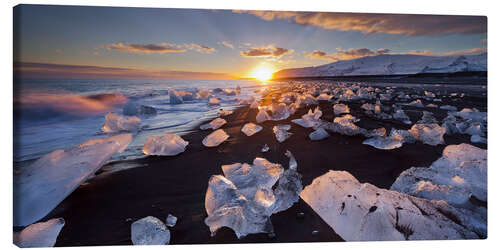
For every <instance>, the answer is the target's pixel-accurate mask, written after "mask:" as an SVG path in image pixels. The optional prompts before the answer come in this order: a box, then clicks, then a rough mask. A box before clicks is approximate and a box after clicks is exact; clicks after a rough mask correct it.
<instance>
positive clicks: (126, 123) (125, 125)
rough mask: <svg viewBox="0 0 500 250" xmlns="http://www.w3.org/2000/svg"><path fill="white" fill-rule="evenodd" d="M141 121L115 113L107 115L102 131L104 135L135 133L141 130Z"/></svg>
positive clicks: (137, 118)
mask: <svg viewBox="0 0 500 250" xmlns="http://www.w3.org/2000/svg"><path fill="white" fill-rule="evenodd" d="M140 125H141V119H139V117H137V116H130V117H125V116H122V115H117V114H115V113H113V112H109V113H107V114H106V121H105V122H104V125H103V126H102V128H101V130H102V132H104V133H117V132H122V131H135V130H138V129H139V126H140Z"/></svg>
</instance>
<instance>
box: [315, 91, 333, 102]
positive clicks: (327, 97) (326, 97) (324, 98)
mask: <svg viewBox="0 0 500 250" xmlns="http://www.w3.org/2000/svg"><path fill="white" fill-rule="evenodd" d="M332 97H333V96H331V95H329V94H326V93H321V94H320V95H319V96H318V98H317V100H318V101H330V99H332Z"/></svg>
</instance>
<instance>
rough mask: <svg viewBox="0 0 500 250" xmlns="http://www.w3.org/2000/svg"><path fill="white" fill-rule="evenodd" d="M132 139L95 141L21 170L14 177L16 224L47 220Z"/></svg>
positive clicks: (56, 154)
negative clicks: (51, 212) (52, 211)
mask: <svg viewBox="0 0 500 250" xmlns="http://www.w3.org/2000/svg"><path fill="white" fill-rule="evenodd" d="M131 140H132V134H121V135H116V136H112V137H107V138H95V139H91V140H88V141H86V142H84V143H82V144H80V145H78V146H76V147H73V148H70V149H67V150H55V151H53V152H52V153H49V154H47V155H45V156H43V157H42V158H40V159H38V160H36V161H35V162H34V163H33V164H31V165H29V166H26V167H22V168H20V172H19V173H17V174H15V175H14V225H15V226H25V225H29V224H31V223H33V222H35V221H37V220H39V219H41V218H43V217H44V216H45V215H47V214H48V213H49V212H50V211H51V210H52V209H54V208H55V207H56V206H57V205H58V204H59V203H60V202H61V201H63V200H64V199H65V198H66V197H67V196H68V195H69V194H71V193H72V192H73V190H75V189H76V188H77V187H78V186H79V185H80V184H81V183H83V182H84V181H86V180H87V178H89V177H90V176H92V175H93V174H94V173H95V172H96V171H97V170H98V169H99V168H100V167H101V166H102V165H103V164H104V163H105V162H106V161H107V160H108V159H109V158H111V156H113V155H114V154H115V153H119V152H122V151H123V150H125V148H127V146H128V145H129V144H130V141H131Z"/></svg>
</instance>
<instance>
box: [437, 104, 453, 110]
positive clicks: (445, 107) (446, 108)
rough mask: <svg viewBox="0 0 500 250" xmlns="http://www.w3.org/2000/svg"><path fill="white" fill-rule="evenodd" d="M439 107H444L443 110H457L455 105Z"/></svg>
mask: <svg viewBox="0 0 500 250" xmlns="http://www.w3.org/2000/svg"><path fill="white" fill-rule="evenodd" d="M439 108H440V109H444V110H449V111H457V107H455V106H451V105H443V106H441V107H439Z"/></svg>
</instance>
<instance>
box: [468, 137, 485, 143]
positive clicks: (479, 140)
mask: <svg viewBox="0 0 500 250" xmlns="http://www.w3.org/2000/svg"><path fill="white" fill-rule="evenodd" d="M470 141H471V142H472V143H484V144H487V143H488V141H487V140H486V138H484V137H481V136H479V135H473V136H471V137H470Z"/></svg>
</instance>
